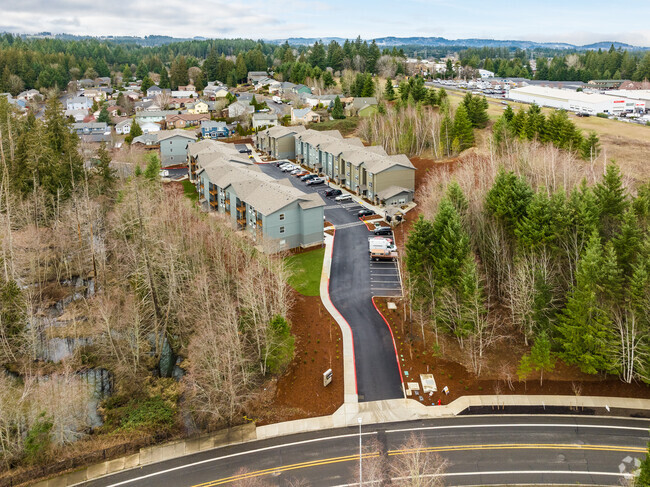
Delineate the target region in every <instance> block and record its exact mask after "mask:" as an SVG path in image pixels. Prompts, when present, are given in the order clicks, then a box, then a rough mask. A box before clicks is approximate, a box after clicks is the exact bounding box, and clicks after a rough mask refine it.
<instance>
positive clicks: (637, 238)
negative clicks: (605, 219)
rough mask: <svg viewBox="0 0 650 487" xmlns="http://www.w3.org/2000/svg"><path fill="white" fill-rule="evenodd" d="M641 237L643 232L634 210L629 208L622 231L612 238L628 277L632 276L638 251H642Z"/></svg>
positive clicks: (624, 272) (619, 265) (620, 263)
mask: <svg viewBox="0 0 650 487" xmlns="http://www.w3.org/2000/svg"><path fill="white" fill-rule="evenodd" d="M641 238H642V233H641V229H640V228H639V225H638V223H637V218H636V215H635V213H634V210H633V209H632V208H628V209H627V210H625V213H623V220H622V224H621V231H620V232H619V233H618V234H617V235H615V236H614V238H613V239H612V242H613V244H614V249H615V250H616V257H617V260H618V267H619V268H620V269H621V272H622V273H623V276H625V277H626V278H630V277H631V275H632V268H633V266H634V263H635V262H636V258H637V255H638V253H639V252H640V251H641Z"/></svg>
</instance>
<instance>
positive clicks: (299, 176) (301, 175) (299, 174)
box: [294, 171, 309, 178]
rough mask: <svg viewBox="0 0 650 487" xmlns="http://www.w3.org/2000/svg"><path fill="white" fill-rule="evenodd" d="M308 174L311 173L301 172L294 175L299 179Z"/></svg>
mask: <svg viewBox="0 0 650 487" xmlns="http://www.w3.org/2000/svg"><path fill="white" fill-rule="evenodd" d="M307 174H309V171H300V172H299V173H297V174H294V176H296V177H297V178H301V177H303V176H306V175H307Z"/></svg>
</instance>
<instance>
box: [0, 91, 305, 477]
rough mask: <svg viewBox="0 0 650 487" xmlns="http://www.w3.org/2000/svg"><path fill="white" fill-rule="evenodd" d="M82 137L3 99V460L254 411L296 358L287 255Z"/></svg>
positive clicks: (55, 106)
mask: <svg viewBox="0 0 650 487" xmlns="http://www.w3.org/2000/svg"><path fill="white" fill-rule="evenodd" d="M79 148H80V142H79V140H78V138H77V135H75V134H73V133H71V131H70V127H69V122H68V121H67V119H66V118H65V117H64V116H63V110H62V107H61V106H60V104H59V103H58V101H57V100H56V99H53V100H51V101H50V102H49V103H48V106H47V108H46V111H45V116H44V119H43V120H36V119H34V118H33V117H20V116H17V115H16V114H14V113H13V112H12V109H11V108H10V106H9V105H8V104H7V101H6V100H5V99H4V98H0V162H1V163H2V166H1V168H0V169H1V171H2V172H1V174H2V177H1V179H0V226H1V227H2V230H1V231H0V264H1V266H0V367H1V369H0V471H2V470H5V469H7V468H19V467H20V468H27V467H29V466H30V465H35V464H42V463H46V462H48V461H53V460H54V459H56V458H58V457H59V455H60V454H61V453H62V452H63V451H64V450H63V449H64V448H65V452H66V453H67V454H70V455H73V454H75V452H76V453H77V454H79V453H82V452H85V451H88V450H89V449H92V448H96V447H97V445H110V444H114V443H115V442H119V441H122V442H124V441H127V440H128V439H129V438H133V437H138V438H144V437H147V436H148V435H155V436H156V438H157V439H158V440H160V439H163V438H166V437H168V436H170V435H173V434H175V433H178V432H180V431H182V432H184V433H188V432H189V433H191V432H192V431H201V430H204V429H205V428H210V427H218V426H223V425H228V424H233V423H239V422H241V421H242V414H243V411H245V409H246V404H247V403H248V401H254V398H255V395H256V393H257V391H258V389H259V387H260V385H261V384H262V383H264V382H265V381H267V380H269V378H270V377H273V376H275V375H276V374H279V373H281V372H282V371H283V370H284V367H285V366H286V365H287V363H288V361H290V360H291V358H292V357H293V337H292V335H291V325H290V323H289V322H288V321H287V316H288V311H289V309H290V307H291V302H292V301H291V300H292V295H291V294H290V289H289V287H288V286H287V283H286V280H287V276H288V274H287V272H288V271H287V269H286V268H285V264H284V263H283V260H281V259H279V258H277V257H275V256H272V255H269V254H264V253H260V252H259V251H257V250H255V249H254V248H253V247H252V246H250V245H249V244H248V243H247V242H246V241H245V240H243V239H242V238H241V237H240V236H238V235H235V234H234V233H233V232H232V231H231V230H230V228H229V226H228V224H227V223H222V222H221V221H220V220H218V219H214V218H208V217H207V216H206V215H205V214H203V213H201V212H200V211H198V209H197V208H196V207H194V206H193V205H192V203H191V201H190V200H189V199H188V198H186V197H185V196H184V195H183V191H182V189H181V190H180V191H177V190H175V189H174V187H173V186H172V187H170V186H166V187H163V185H162V183H161V182H160V179H159V176H158V174H159V169H160V165H159V161H158V158H157V156H155V155H152V156H149V157H148V158H147V162H146V166H145V167H142V168H140V166H138V167H137V168H136V170H135V173H134V174H133V175H132V176H129V177H126V178H120V177H118V176H117V174H116V173H115V171H114V170H113V168H112V167H111V166H110V165H109V164H110V161H111V156H110V154H109V153H108V151H107V150H106V149H105V147H103V146H100V148H99V149H98V150H97V151H96V154H95V155H94V157H92V158H90V160H92V161H93V164H92V165H91V166H88V165H86V164H84V161H83V160H82V159H81V157H80V156H79ZM181 377H183V380H182V381H180V380H179V379H180V378H181ZM95 411H97V412H95ZM88 442H90V443H88Z"/></svg>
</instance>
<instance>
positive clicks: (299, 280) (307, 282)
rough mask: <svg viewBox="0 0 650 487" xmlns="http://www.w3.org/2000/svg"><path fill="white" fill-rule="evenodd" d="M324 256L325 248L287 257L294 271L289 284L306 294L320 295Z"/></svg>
mask: <svg viewBox="0 0 650 487" xmlns="http://www.w3.org/2000/svg"><path fill="white" fill-rule="evenodd" d="M324 256H325V248H321V249H317V250H311V251H309V252H304V253H302V254H296V255H292V256H290V257H287V259H286V262H287V264H288V265H289V268H290V269H291V271H292V275H291V277H290V278H289V285H290V286H291V287H292V288H294V289H295V290H296V291H298V292H299V293H300V294H303V295H305V296H319V295H320V276H321V271H322V268H323V257H324Z"/></svg>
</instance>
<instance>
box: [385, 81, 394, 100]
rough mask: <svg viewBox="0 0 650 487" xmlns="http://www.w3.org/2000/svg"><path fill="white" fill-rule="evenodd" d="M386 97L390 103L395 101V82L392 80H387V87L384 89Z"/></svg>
mask: <svg viewBox="0 0 650 487" xmlns="http://www.w3.org/2000/svg"><path fill="white" fill-rule="evenodd" d="M384 97H385V98H386V99H387V100H388V101H393V100H394V99H395V90H394V89H393V81H392V80H390V79H387V80H386V87H385V88H384Z"/></svg>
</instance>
